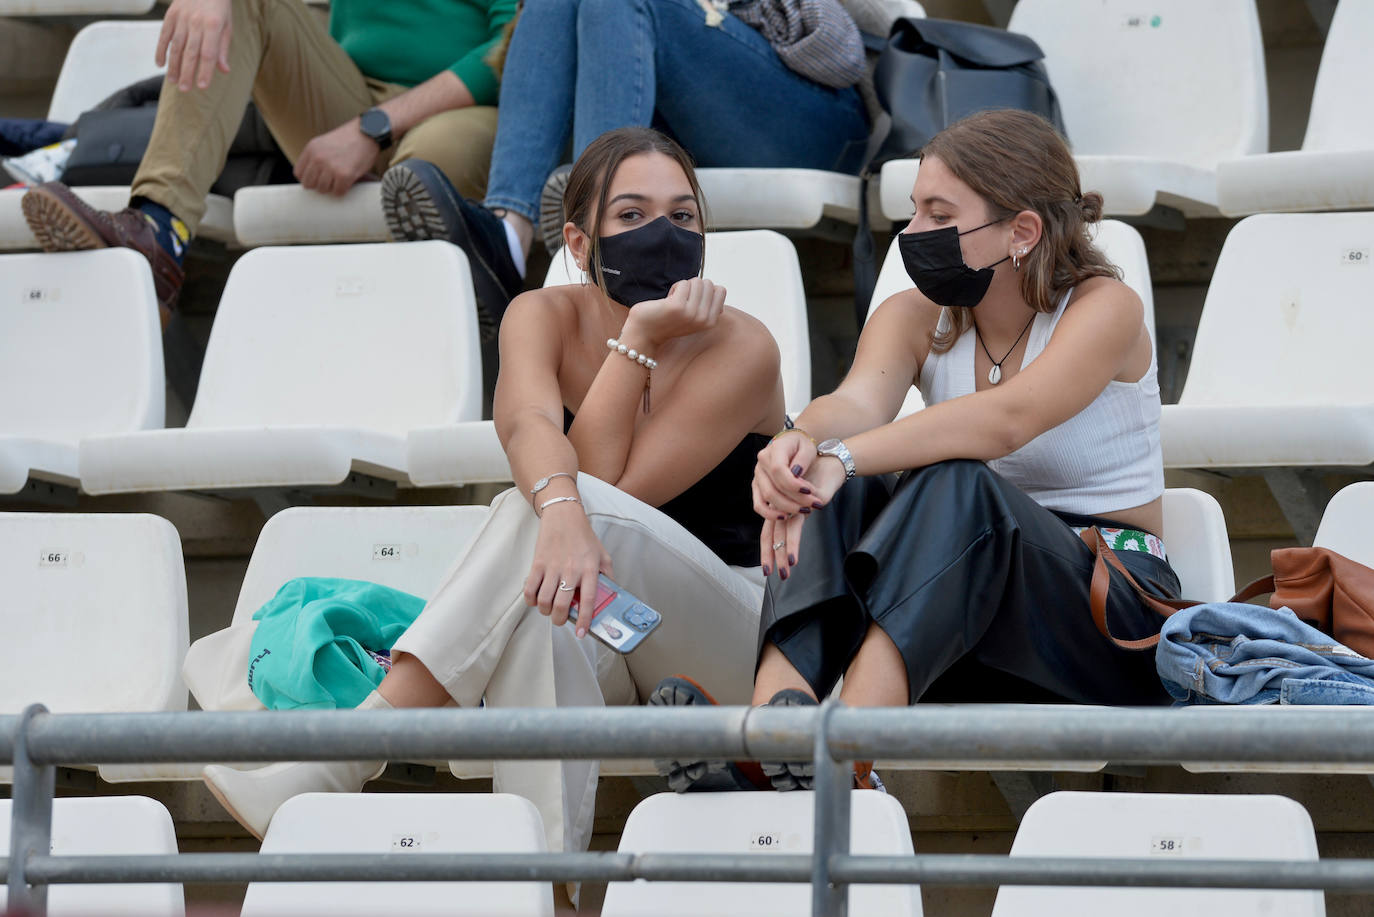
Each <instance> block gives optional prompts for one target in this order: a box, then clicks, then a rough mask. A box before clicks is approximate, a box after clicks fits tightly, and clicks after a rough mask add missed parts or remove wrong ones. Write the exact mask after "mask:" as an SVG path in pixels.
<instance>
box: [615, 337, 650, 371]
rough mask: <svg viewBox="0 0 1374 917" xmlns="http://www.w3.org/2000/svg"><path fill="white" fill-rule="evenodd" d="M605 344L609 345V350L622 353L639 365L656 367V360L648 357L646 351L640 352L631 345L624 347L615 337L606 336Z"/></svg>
mask: <svg viewBox="0 0 1374 917" xmlns="http://www.w3.org/2000/svg"><path fill="white" fill-rule="evenodd" d="M606 346H607V347H609V348H610V349H611V350H614V351H615V352H616V353H618V354H623V355H624V356H627V357H629V358H630V359H631V360H634V361H635V362H636V363H638V364H639V365H640V366H643V367H644V368H645V369H648V370H655V369H658V361H657V360H655V359H653V358H652V357H650V356H649V355H648V354H647V353H640V352H639V351H637V350H635V349H634V348H633V347H626V346H625V345H624V344H622V343H620V342H619V341H617V340H616V339H615V338H607V339H606Z"/></svg>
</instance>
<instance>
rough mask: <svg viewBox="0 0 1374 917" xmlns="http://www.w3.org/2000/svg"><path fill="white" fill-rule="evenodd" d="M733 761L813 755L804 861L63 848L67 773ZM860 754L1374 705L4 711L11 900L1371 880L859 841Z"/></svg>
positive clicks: (1002, 758)
mask: <svg viewBox="0 0 1374 917" xmlns="http://www.w3.org/2000/svg"><path fill="white" fill-rule="evenodd" d="M645 757H648V758H688V757H704V758H721V759H755V760H757V759H766V760H807V759H812V760H814V761H815V762H816V806H815V838H814V847H813V849H812V853H810V854H779V855H769V856H755V857H739V856H734V855H713V854H699V855H692V854H677V853H674V854H671V855H668V854H652V853H645V854H624V853H531V854H480V853H470V854H428V853H418V854H386V855H373V854H367V855H354V854H290V855H286V854H276V855H263V854H182V855H166V856H54V855H52V854H51V853H50V852H49V844H50V838H51V827H52V806H53V794H54V789H55V777H56V770H55V769H56V768H57V767H58V766H68V765H91V764H131V763H175V762H184V763H194V762H197V761H211V760H213V761H223V762H228V763H234V762H254V761H270V760H307V761H310V760H313V761H345V760H359V759H362V760H372V759H379V760H380V759H386V760H396V761H407V760H409V761H415V760H435V759H442V760H454V759H469V760H515V759H549V758H562V759H605V758H611V759H614V758H645ZM856 758H860V759H864V760H868V759H875V758H876V759H885V760H903V761H908V762H912V763H914V764H916V765H917V766H919V765H921V764H922V763H928V764H930V765H931V766H937V765H938V763H939V762H947V761H972V760H977V761H982V762H985V763H986V764H987V766H988V767H989V769H996V768H997V765H998V764H999V763H1009V762H1016V761H1027V760H1038V761H1050V760H1053V761H1111V762H1113V763H1116V764H1122V765H1154V764H1174V765H1176V764H1178V763H1179V762H1182V761H1211V762H1236V763H1241V764H1262V763H1263V764H1290V765H1298V764H1303V763H1308V762H1314V761H1320V762H1323V763H1326V764H1346V765H1363V766H1368V767H1369V768H1370V770H1371V771H1374V709H1368V708H1363V709H1361V708H1344V709H1342V710H1325V709H1322V710H1313V711H1311V712H1309V713H1305V714H1304V715H1302V716H1294V715H1293V714H1292V713H1288V714H1287V715H1284V714H1279V713H1277V711H1274V712H1270V711H1265V710H1257V709H1254V708H1246V709H1225V710H1214V711H1209V712H1208V713H1207V715H1197V714H1193V715H1189V714H1184V713H1181V712H1179V711H1174V710H1165V709H1108V708H1097V707H1087V708H1082V707H1038V706H1027V707H994V708H980V707H952V708H951V707H920V706H917V707H910V708H881V709H875V708H846V707H842V706H838V705H835V704H830V703H827V704H825V705H823V706H820V707H813V708H796V707H793V708H769V707H762V708H748V707H712V708H704V709H703V708H684V709H673V710H665V709H663V708H645V707H631V708H616V709H599V708H563V709H557V710H547V709H511V710H501V711H493V710H485V709H478V710H460V709H451V708H446V709H436V710H394V711H393V710H386V711H373V710H369V711H352V710H350V711H327V712H325V711H310V712H291V713H274V714H272V715H270V716H264V715H263V714H262V713H148V714H54V713H49V712H47V711H45V710H44V709H43V708H42V707H38V706H35V707H31V708H29V709H28V710H26V711H25V712H24V713H23V714H22V715H19V716H4V717H0V761H3V762H11V761H12V762H13V764H14V785H13V808H12V816H11V827H10V855H9V857H8V858H7V859H6V860H5V861H4V870H5V873H6V875H7V880H8V885H9V906H10V907H11V908H14V909H17V910H21V911H24V912H27V913H30V914H34V915H39V917H41V915H43V914H45V913H46V904H47V898H46V892H47V888H48V886H49V885H55V884H61V883H97V882H98V883H106V882H234V883H242V882H248V881H264V882H301V881H344V880H349V881H396V882H410V881H438V880H483V881H557V882H571V881H628V880H632V879H639V878H642V879H650V880H664V881H667V880H671V881H715V882H723V881H730V882H791V883H802V882H809V883H810V884H811V890H812V913H813V915H818V917H845V915H846V914H847V912H848V903H847V899H848V888H849V886H850V885H852V884H860V883H876V884H881V883H925V884H934V885H1003V884H1011V885H1094V886H1103V885H1119V886H1134V887H1162V886H1170V887H1187V888H1262V889H1325V890H1339V891H1344V892H1361V893H1370V892H1374V860H1365V859H1343V860H1314V861H1274V860H1171V861H1164V862H1161V861H1158V860H1147V859H1104V858H1089V857H1052V858H1051V857H1021V856H1018V857H1009V856H994V855H963V854H917V855H914V856H854V855H851V854H850V853H849V815H850V808H849V807H850V793H849V792H848V791H849V789H850V787H851V783H852V773H853V772H852V770H851V767H850V762H851V761H852V760H854V759H856Z"/></svg>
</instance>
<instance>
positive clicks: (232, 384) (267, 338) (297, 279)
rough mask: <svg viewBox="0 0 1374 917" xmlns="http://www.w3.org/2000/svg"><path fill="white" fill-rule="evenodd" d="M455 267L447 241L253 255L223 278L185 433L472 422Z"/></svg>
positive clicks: (462, 282)
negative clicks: (218, 429) (195, 430)
mask: <svg viewBox="0 0 1374 917" xmlns="http://www.w3.org/2000/svg"><path fill="white" fill-rule="evenodd" d="M481 400H482V367H481V359H480V350H479V347H478V337H477V313H476V305H475V302H474V298H473V292H472V277H471V274H470V273H469V272H468V263H467V258H466V257H465V256H464V255H463V253H462V251H461V250H459V249H458V247H457V246H455V245H451V244H450V243H448V242H442V241H428V242H417V243H413V244H409V245H389V244H377V245H315V246H303V247H300V248H259V249H255V250H254V251H251V252H249V253H248V254H246V255H244V256H243V257H242V258H241V259H239V261H238V263H237V264H235V265H234V269H233V270H232V271H231V272H230V274H229V281H228V283H227V284H226V285H225V288H224V296H223V298H222V299H221V300H220V305H219V312H218V313H217V314H216V316H215V324H214V327H213V329H212V330H211V332H210V343H209V346H208V347H207V348H206V353H205V364H204V368H203V370H202V372H201V377H200V389H199V392H198V393H197V395H196V403H195V406H194V407H193V408H192V409H191V416H190V418H189V419H188V420H187V423H186V426H187V427H188V428H194V427H262V426H296V425H324V426H342V427H348V428H363V429H367V430H371V431H377V432H382V433H390V434H394V435H397V436H405V434H406V433H407V432H408V431H410V430H412V429H415V428H417V427H423V426H428V425H432V424H445V423H454V422H456V421H462V420H478V419H480V417H481Z"/></svg>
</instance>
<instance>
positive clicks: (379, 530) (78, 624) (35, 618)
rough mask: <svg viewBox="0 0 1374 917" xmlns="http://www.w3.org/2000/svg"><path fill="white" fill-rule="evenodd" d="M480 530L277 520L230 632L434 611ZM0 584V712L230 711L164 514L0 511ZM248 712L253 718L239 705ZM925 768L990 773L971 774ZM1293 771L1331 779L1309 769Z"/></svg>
mask: <svg viewBox="0 0 1374 917" xmlns="http://www.w3.org/2000/svg"><path fill="white" fill-rule="evenodd" d="M1370 513H1374V482H1361V483H1357V484H1352V485H1350V486H1348V487H1347V488H1345V489H1344V490H1342V491H1341V492H1340V493H1339V494H1337V495H1336V497H1334V498H1332V500H1331V502H1330V504H1329V505H1328V506H1327V508H1326V512H1325V515H1324V517H1323V522H1322V527H1321V529H1320V530H1319V531H1318V534H1317V544H1318V545H1320V546H1323V547H1327V548H1330V549H1332V550H1335V551H1338V552H1340V553H1342V554H1345V555H1346V556H1348V557H1350V558H1351V559H1353V560H1356V561H1358V562H1360V563H1374V539H1371V538H1370V537H1369V534H1368V530H1367V525H1366V524H1365V520H1367V519H1368V517H1369V514H1370ZM484 517H485V508H484V507H481V506H418V507H296V508H292V509H288V510H284V511H282V512H280V513H278V514H276V515H275V516H273V517H272V518H271V519H270V520H268V522H267V524H266V525H264V526H263V529H262V531H261V533H260V535H259V537H258V542H257V545H256V546H255V548H254V550H253V555H252V558H251V559H250V561H249V564H248V569H247V571H246V572H245V574H244V579H243V583H242V586H241V588H240V590H239V595H238V601H237V604H236V606H235V609H234V614H233V618H232V620H231V621H229V622H224V623H225V625H226V626H227V625H230V624H234V625H242V624H247V623H248V622H249V621H250V620H251V618H252V615H253V613H254V612H255V611H256V610H257V609H258V608H259V607H261V606H262V604H263V603H265V602H266V601H268V600H269V599H270V598H271V597H272V596H273V595H275V594H276V592H277V591H278V590H279V589H280V588H281V586H282V585H283V584H284V583H286V582H287V581H288V580H291V579H294V578H296V577H301V576H314V577H336V578H342V579H356V580H366V581H370V582H375V583H379V584H381V585H384V586H389V587H391V588H395V589H399V590H401V591H404V592H408V593H410V594H412V595H416V596H420V597H421V598H427V597H429V596H431V595H433V594H434V592H435V591H436V590H437V588H438V586H439V585H440V582H441V580H442V577H443V575H444V573H445V572H446V571H447V569H448V568H449V566H450V565H451V564H452V562H453V559H454V558H455V557H457V556H459V555H460V554H461V552H462V551H463V550H464V548H465V547H466V546H467V544H468V543H469V542H470V540H471V539H472V538H473V537H475V535H476V533H477V531H478V529H479V527H480V525H481V522H482V521H483V519H484ZM1164 528H1165V531H1164V537H1165V539H1166V541H1167V543H1168V544H1169V551H1170V559H1171V562H1172V563H1173V565H1174V567H1175V569H1176V570H1177V571H1178V574H1179V579H1180V581H1181V584H1182V591H1183V594H1184V595H1186V596H1188V597H1190V598H1193V599H1197V600H1205V601H1221V600H1223V599H1225V598H1228V597H1229V596H1230V595H1231V594H1232V592H1233V591H1234V589H1235V579H1234V573H1233V570H1232V563H1231V552H1230V544H1229V541H1228V538H1227V532H1226V523H1225V520H1224V519H1223V518H1222V513H1221V508H1220V506H1219V505H1218V504H1217V502H1216V501H1215V500H1214V499H1213V498H1211V497H1210V496H1208V495H1206V494H1204V493H1202V492H1200V491H1196V490H1191V489H1177V488H1176V489H1170V490H1167V491H1166V492H1165V498H1164ZM387 548H390V549H391V550H385V549H387ZM0 581H3V582H4V583H5V584H6V587H7V592H8V594H9V596H10V600H9V601H7V602H6V603H5V604H4V606H3V608H0V620H3V623H4V624H5V626H7V627H10V628H12V629H13V630H14V632H16V633H24V634H25V635H26V637H25V641H24V652H23V653H20V654H16V655H15V657H14V658H13V659H12V660H11V663H10V664H9V665H8V666H6V667H5V668H4V669H3V670H0V712H3V713H16V712H19V711H21V710H23V709H24V708H25V707H26V706H27V705H29V704H31V703H36V702H41V703H44V704H46V705H47V706H48V707H49V709H51V710H54V711H56V712H92V713H104V712H133V711H180V710H185V709H187V705H188V700H187V688H188V686H189V687H190V689H191V690H192V691H193V692H195V693H196V694H197V696H200V697H206V696H212V697H217V698H222V697H225V696H226V693H225V691H224V690H222V689H221V688H220V687H219V686H220V685H222V684H223V681H222V680H223V679H225V678H233V677H235V676H234V673H225V672H222V671H220V670H219V668H217V667H216V666H215V665H214V664H213V663H214V660H215V659H216V658H218V657H217V656H216V654H215V652H214V650H213V649H211V648H209V647H210V646H211V644H212V643H213V641H206V642H205V643H201V642H199V641H198V642H197V644H196V645H194V646H192V647H190V650H189V652H188V623H187V622H188V600H187V591H186V573H185V565H184V563H183V560H182V554H181V542H180V539H179V538H178V535H177V531H176V529H175V528H174V527H173V526H172V524H171V523H169V522H167V521H166V520H165V519H162V518H161V517H158V516H153V515H147V514H138V513H135V514H124V513H99V514H84V513H72V514H66V513H0ZM237 677H238V678H242V675H241V674H240V675H238V676H237ZM240 693H241V692H240ZM236 703H238V702H236ZM241 706H242V707H243V708H245V709H257V708H258V707H259V706H260V705H257V704H256V703H255V702H254V701H252V700H251V699H245V700H243V701H242V703H241ZM1106 764H1107V762H1105V761H1102V762H1046V761H1035V762H1022V763H1021V764H1019V765H1006V769H1009V770H1014V769H1032V770H1078V771H1082V770H1088V771H1094V770H1100V769H1101V768H1103V767H1105V766H1106ZM884 766H888V767H902V766H903V765H901V764H900V763H895V762H894V763H888V764H885V765H884ZM922 767H923V768H926V769H941V768H943V769H961V768H964V767H967V768H969V769H981V768H980V767H979V766H978V765H977V764H976V763H971V762H940V763H939V764H938V766H937V765H935V764H931V763H929V762H926V763H925V764H923V765H922ZM451 769H452V771H453V773H454V774H455V775H456V776H459V777H478V776H490V769H489V767H487V766H485V765H482V764H480V763H478V764H474V763H472V762H454V764H453V765H452V767H451ZM1292 769H1294V770H1296V771H1298V772H1322V771H1323V770H1324V769H1323V768H1322V766H1321V765H1319V764H1315V763H1314V764H1312V765H1303V766H1300V767H1295V768H1292ZM99 770H100V774H101V776H102V777H103V778H104V779H105V780H107V781H109V782H123V781H131V780H149V779H160V780H174V779H194V778H195V777H196V776H197V775H198V773H199V768H198V767H188V766H183V765H147V766H145V765H102V766H101V767H100V769H99ZM607 772H608V773H621V774H623V773H630V774H640V773H647V772H651V771H650V769H649V768H648V766H647V762H631V763H625V762H608V766H607Z"/></svg>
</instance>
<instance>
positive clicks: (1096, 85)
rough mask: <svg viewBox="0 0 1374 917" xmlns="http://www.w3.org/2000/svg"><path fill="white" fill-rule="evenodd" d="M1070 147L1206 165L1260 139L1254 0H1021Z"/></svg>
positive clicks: (1261, 81)
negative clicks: (1202, 0)
mask: <svg viewBox="0 0 1374 917" xmlns="http://www.w3.org/2000/svg"><path fill="white" fill-rule="evenodd" d="M1007 29H1008V30H1009V31H1012V32H1023V33H1025V34H1027V35H1029V36H1030V37H1031V38H1033V39H1035V41H1036V43H1037V44H1039V45H1040V48H1041V49H1042V50H1043V51H1044V52H1045V68H1046V69H1047V70H1048V71H1049V75H1050V80H1051V82H1052V83H1053V85H1054V88H1055V92H1057V93H1058V95H1059V105H1060V108H1061V110H1062V111H1063V114H1064V126H1065V129H1066V130H1067V132H1068V137H1069V141H1070V142H1071V143H1072V144H1073V150H1074V152H1075V153H1076V154H1079V155H1083V154H1107V155H1116V156H1144V157H1148V158H1150V159H1162V160H1167V161H1172V162H1181V163H1187V164H1189V165H1194V166H1198V167H1200V168H1204V169H1209V170H1210V169H1215V168H1216V165H1217V163H1218V162H1220V161H1221V160H1224V159H1234V158H1235V157H1237V156H1244V155H1247V154H1250V153H1263V152H1264V151H1265V150H1267V149H1268V144H1269V103H1268V95H1267V89H1266V85H1265V73H1264V46H1263V44H1262V42H1261V38H1260V27H1259V16H1258V14H1257V13H1256V10H1255V0H1209V2H1207V3H1198V2H1196V0H1160V2H1156V3H1152V4H1149V5H1147V6H1144V7H1142V6H1141V5H1140V4H1138V3H1134V2H1133V0H1073V2H1065V0H1020V2H1018V3H1017V4H1016V7H1015V8H1014V9H1013V10H1012V14H1011V20H1010V21H1009V22H1008V24H1007Z"/></svg>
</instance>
